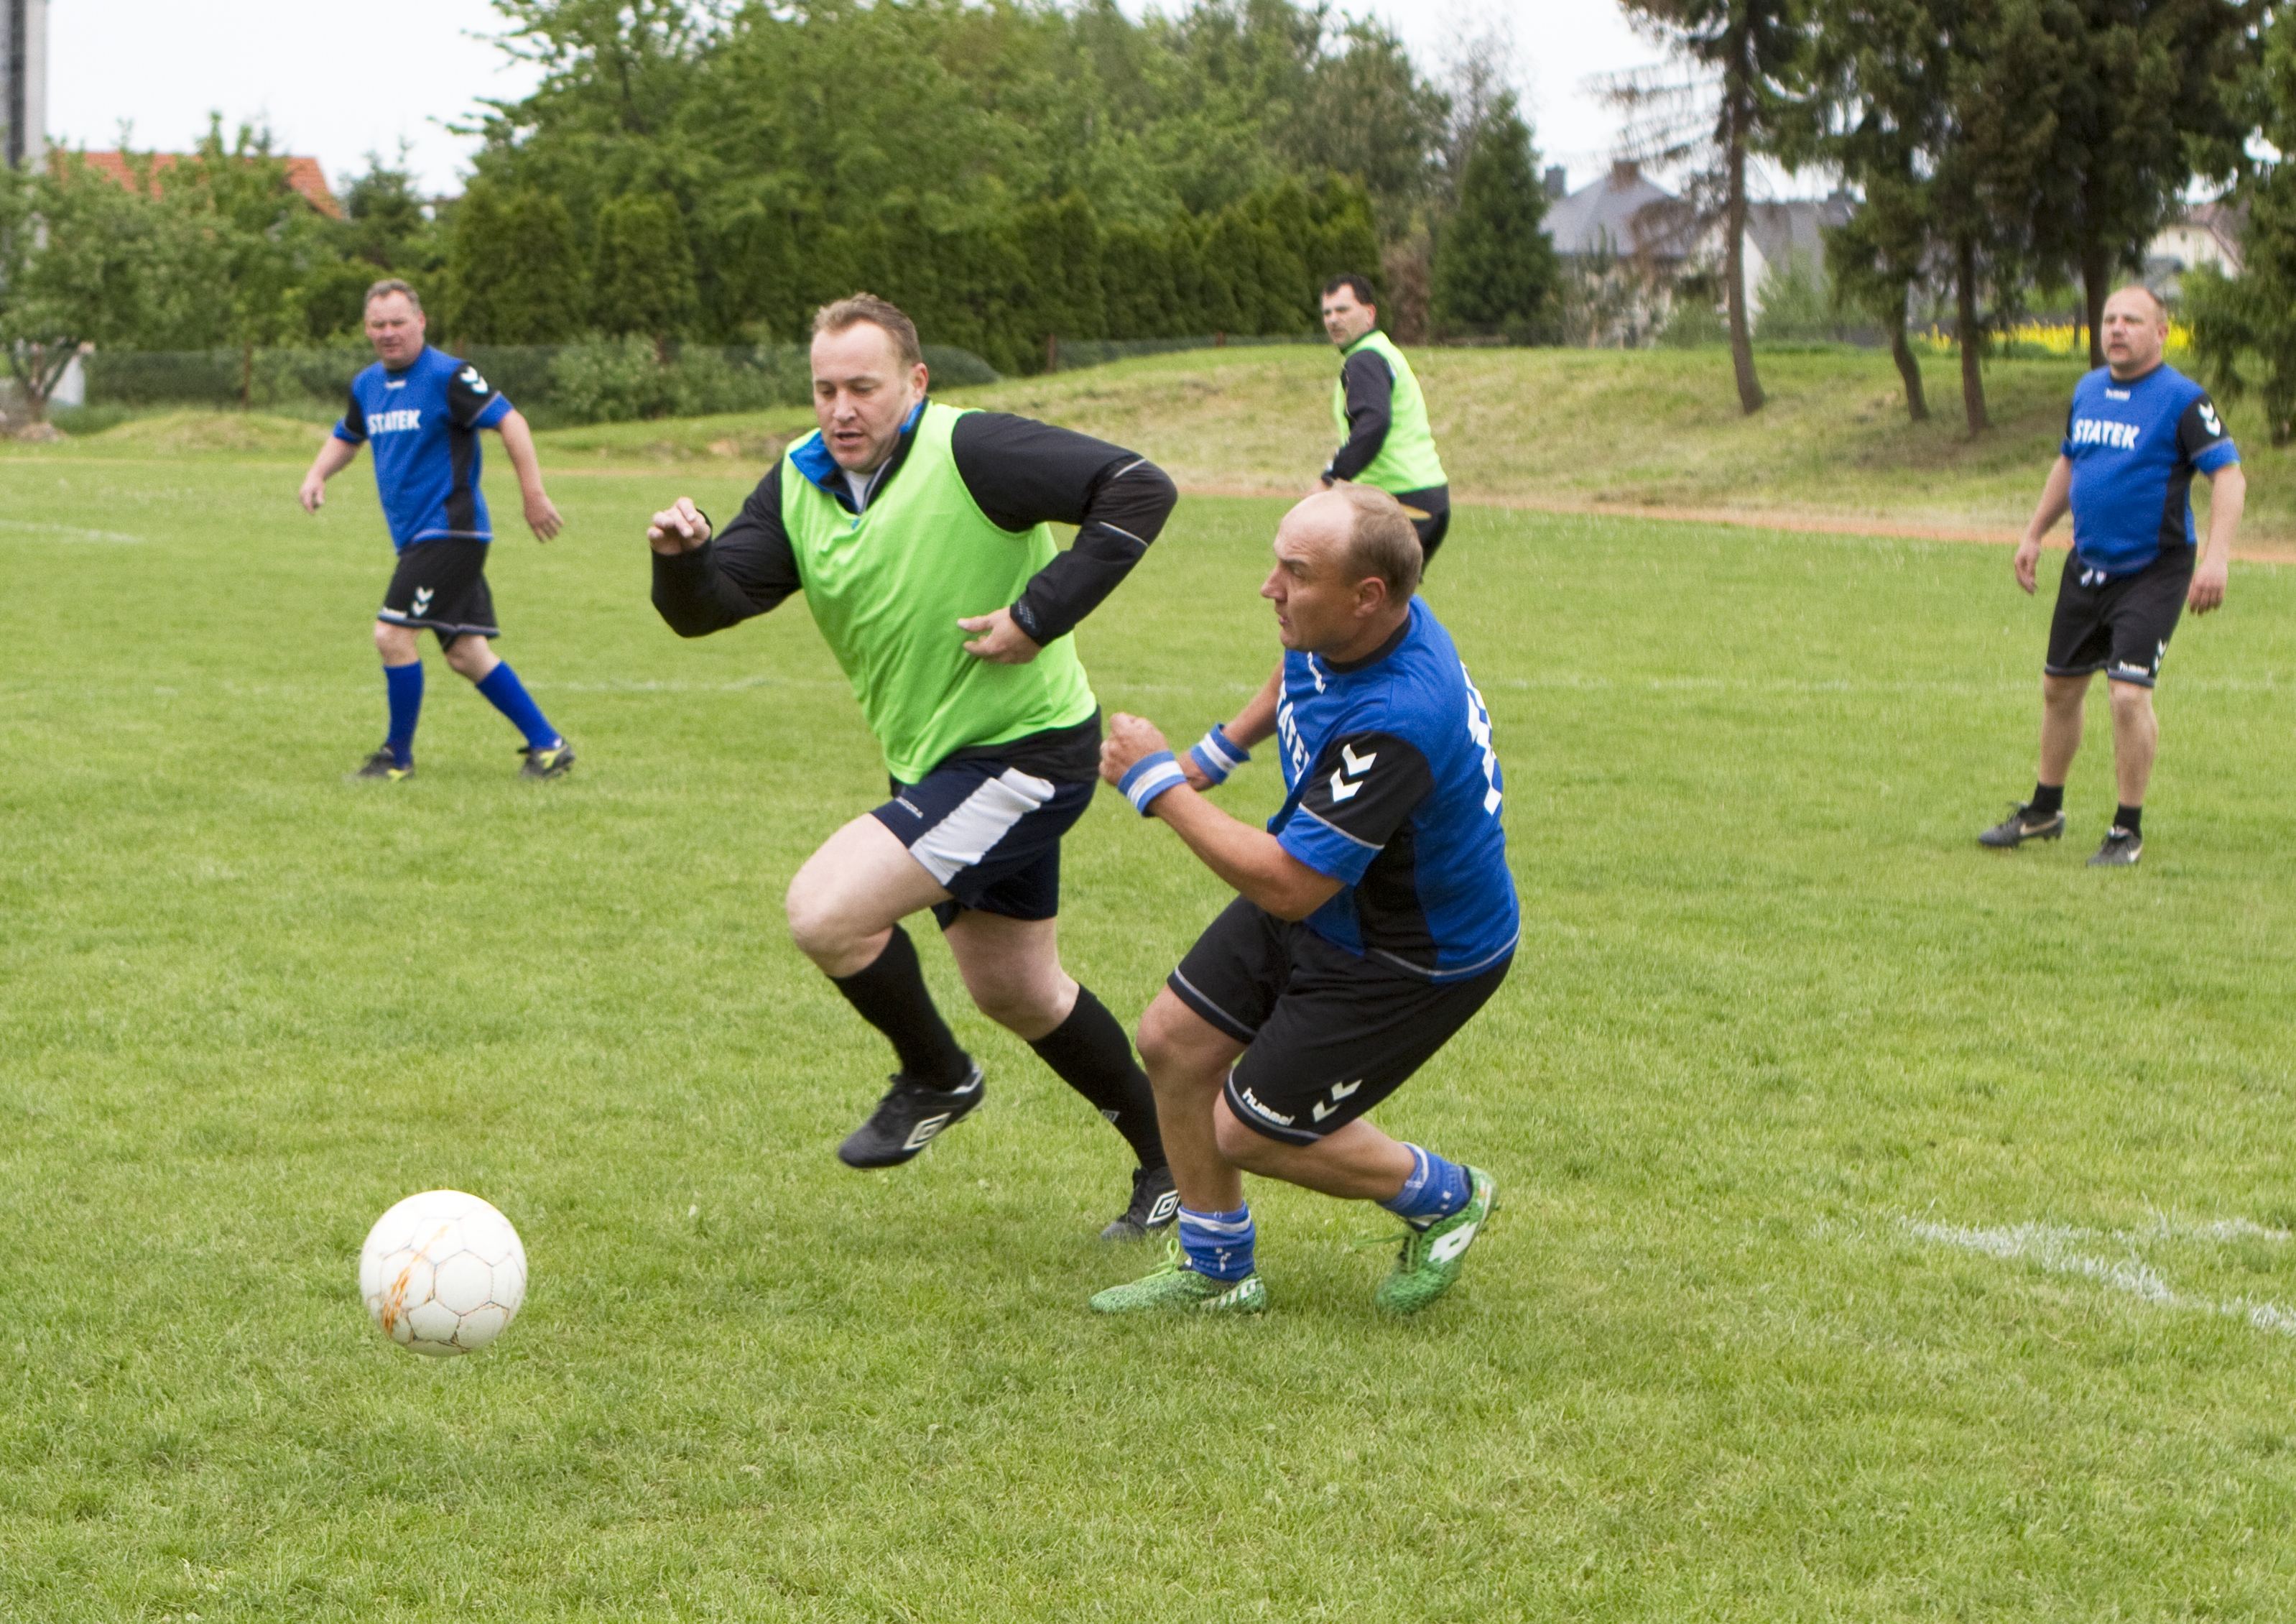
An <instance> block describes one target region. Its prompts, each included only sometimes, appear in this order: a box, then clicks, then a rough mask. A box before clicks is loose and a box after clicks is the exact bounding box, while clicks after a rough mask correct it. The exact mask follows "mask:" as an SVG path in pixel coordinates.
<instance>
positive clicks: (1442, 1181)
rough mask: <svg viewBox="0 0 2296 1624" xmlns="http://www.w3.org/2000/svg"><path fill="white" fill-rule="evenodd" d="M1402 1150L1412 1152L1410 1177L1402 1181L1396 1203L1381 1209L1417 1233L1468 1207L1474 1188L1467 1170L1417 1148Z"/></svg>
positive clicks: (1407, 1146) (1387, 1203)
mask: <svg viewBox="0 0 2296 1624" xmlns="http://www.w3.org/2000/svg"><path fill="white" fill-rule="evenodd" d="M1403 1148H1404V1149H1405V1150H1406V1151H1409V1152H1411V1164H1412V1165H1411V1177H1408V1178H1406V1179H1405V1180H1404V1181H1403V1188H1402V1190H1401V1191H1400V1192H1399V1193H1397V1195H1396V1196H1395V1197H1394V1199H1393V1200H1391V1201H1383V1202H1380V1205H1381V1206H1382V1207H1384V1208H1386V1209H1387V1210H1389V1211H1390V1212H1392V1213H1393V1214H1395V1216H1396V1217H1398V1218H1401V1219H1402V1220H1403V1221H1404V1222H1405V1223H1406V1224H1408V1225H1410V1226H1412V1227H1413V1228H1414V1229H1424V1228H1426V1227H1427V1226H1429V1225H1431V1224H1439V1223H1441V1222H1442V1221H1443V1220H1444V1219H1445V1218H1449V1217H1450V1216H1451V1215H1452V1214H1453V1213H1455V1212H1456V1211H1457V1210H1459V1209H1460V1208H1462V1207H1464V1206H1465V1205H1466V1204H1467V1197H1469V1196H1470V1195H1472V1194H1473V1193H1474V1185H1473V1182H1472V1180H1471V1179H1469V1178H1468V1177H1467V1169H1464V1168H1463V1167H1461V1166H1460V1165H1459V1164H1458V1163H1457V1162H1456V1161H1444V1160H1443V1158H1441V1157H1440V1156H1438V1155H1437V1154H1436V1153H1435V1152H1432V1151H1423V1150H1421V1149H1420V1148H1419V1147H1418V1146H1417V1145H1415V1144H1406V1145H1405V1146H1404V1147H1403Z"/></svg>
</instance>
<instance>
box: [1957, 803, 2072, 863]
mask: <svg viewBox="0 0 2296 1624" xmlns="http://www.w3.org/2000/svg"><path fill="white" fill-rule="evenodd" d="M2064 832H2065V815H2064V813H2063V812H2062V811H2056V812H2052V813H2050V814H2049V815H2048V816H2046V817H2038V818H2037V817H2034V816H2032V803H2031V802H2030V801H2026V802H2023V803H2021V804H2020V805H2019V807H2018V808H2017V809H2016V810H2015V811H2014V812H2012V813H2011V814H2010V815H2009V816H2006V817H2005V818H2003V819H2002V820H2001V821H2000V822H1999V823H1997V824H1994V825H1993V827H1991V828H1990V829H1988V830H1987V831H1986V832H1985V833H1982V834H1980V835H1979V836H1978V837H1977V843H1978V844H1979V845H1980V846H1991V847H1994V848H1996V849H1999V850H2003V851H2008V850H2013V849H2015V848H2017V847H2019V846H2021V845H2023V844H2024V843H2025V842H2026V841H2054V840H2055V839H2056V838H2057V837H2058V836H2059V835H2061V834H2062V833H2064Z"/></svg>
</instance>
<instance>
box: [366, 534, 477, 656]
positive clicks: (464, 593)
mask: <svg viewBox="0 0 2296 1624" xmlns="http://www.w3.org/2000/svg"><path fill="white" fill-rule="evenodd" d="M374 618H375V619H378V620H388V621H389V622H390V623H391V624H392V625H393V626H404V627H408V628H410V629H416V630H424V631H430V632H436V633H437V634H438V636H439V647H440V648H442V649H450V648H452V647H454V646H455V638H457V637H499V636H502V630H501V628H500V627H497V626H496V624H495V597H494V594H493V592H492V591H491V590H489V589H488V586H487V544H486V543H485V542H483V541H470V540H465V539H463V537H441V538H439V540H437V541H418V542H416V543H415V544H414V545H412V546H410V547H408V548H407V549H406V551H405V552H404V553H401V554H399V555H398V567H397V568H396V569H394V570H392V571H391V572H390V585H389V586H387V587H385V588H384V589H383V594H382V607H381V609H378V610H376V611H374Z"/></svg>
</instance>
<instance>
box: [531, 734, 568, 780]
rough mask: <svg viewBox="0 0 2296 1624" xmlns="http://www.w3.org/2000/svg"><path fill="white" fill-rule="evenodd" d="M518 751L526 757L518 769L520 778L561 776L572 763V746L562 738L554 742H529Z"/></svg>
mask: <svg viewBox="0 0 2296 1624" xmlns="http://www.w3.org/2000/svg"><path fill="white" fill-rule="evenodd" d="M518 753H519V754H520V755H521V756H524V757H525V758H526V765H525V766H524V767H520V768H519V769H518V775H519V776H520V777H521V778H562V777H564V776H565V775H566V770H567V768H569V767H572V766H573V765H574V747H573V746H572V745H571V744H569V743H568V742H566V741H565V740H563V739H561V740H559V741H558V742H557V743H555V744H545V745H541V746H538V747H537V746H536V745H532V744H529V745H528V746H527V747H526V748H525V749H524V750H520V751H519V752H518Z"/></svg>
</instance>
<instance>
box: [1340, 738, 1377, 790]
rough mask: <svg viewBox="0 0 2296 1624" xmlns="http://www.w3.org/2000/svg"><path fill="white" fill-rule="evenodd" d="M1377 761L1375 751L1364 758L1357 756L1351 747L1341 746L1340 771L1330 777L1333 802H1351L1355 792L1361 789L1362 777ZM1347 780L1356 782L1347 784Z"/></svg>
mask: <svg viewBox="0 0 2296 1624" xmlns="http://www.w3.org/2000/svg"><path fill="white" fill-rule="evenodd" d="M1378 759H1379V752H1378V751H1377V750H1373V751H1372V752H1371V753H1370V754H1369V755H1366V756H1358V755H1357V754H1356V752H1355V750H1353V749H1352V748H1351V747H1349V746H1348V745H1345V744H1342V745H1341V746H1340V761H1341V767H1340V770H1339V771H1338V772H1336V773H1333V775H1332V799H1333V800H1353V799H1354V798H1355V795H1356V792H1357V791H1359V790H1361V789H1362V788H1363V783H1362V780H1363V775H1365V773H1368V772H1369V771H1371V764H1372V763H1373V762H1374V761H1376V760H1378ZM1349 778H1353V779H1355V780H1356V781H1357V782H1355V783H1349V782H1348V779H1349Z"/></svg>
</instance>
